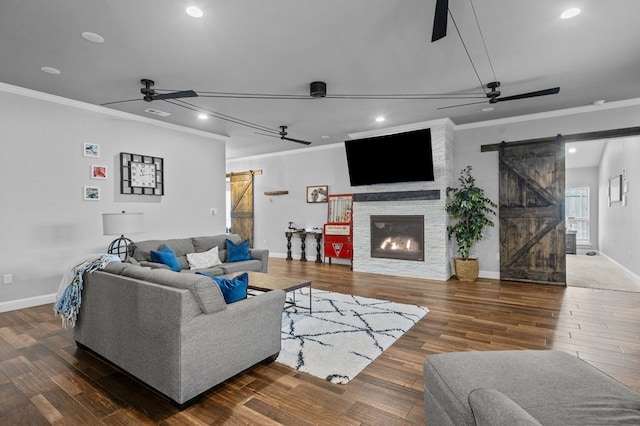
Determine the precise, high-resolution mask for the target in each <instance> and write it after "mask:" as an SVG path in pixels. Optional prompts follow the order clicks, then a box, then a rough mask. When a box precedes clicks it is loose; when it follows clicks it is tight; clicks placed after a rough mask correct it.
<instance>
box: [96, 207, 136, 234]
mask: <svg viewBox="0 0 640 426" xmlns="http://www.w3.org/2000/svg"><path fill="white" fill-rule="evenodd" d="M140 232H143V226H142V213H125V212H122V213H102V233H103V234H104V235H124V234H139V233H140Z"/></svg>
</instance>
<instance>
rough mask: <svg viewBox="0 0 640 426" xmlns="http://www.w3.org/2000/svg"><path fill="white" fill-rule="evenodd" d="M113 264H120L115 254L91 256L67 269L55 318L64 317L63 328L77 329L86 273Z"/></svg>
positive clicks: (60, 288) (58, 298)
mask: <svg viewBox="0 0 640 426" xmlns="http://www.w3.org/2000/svg"><path fill="white" fill-rule="evenodd" d="M111 262H120V258H119V257H118V256H116V255H115V254H91V255H89V256H87V257H85V258H83V259H81V260H79V261H78V262H77V263H76V264H74V265H73V266H71V267H70V268H68V269H67V271H66V272H65V274H64V276H63V277H62V281H60V285H59V286H58V292H57V293H56V304H55V305H54V306H53V313H54V314H55V316H61V317H62V326H63V327H64V328H68V327H69V325H70V326H71V327H75V325H76V321H77V319H78V313H79V312H80V305H81V304H82V276H83V274H84V273H85V272H93V271H95V270H96V269H104V267H105V266H107V265H108V264H109V263H111Z"/></svg>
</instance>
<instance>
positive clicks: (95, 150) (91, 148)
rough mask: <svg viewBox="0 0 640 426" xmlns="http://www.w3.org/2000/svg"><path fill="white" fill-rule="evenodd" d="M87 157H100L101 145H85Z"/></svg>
mask: <svg viewBox="0 0 640 426" xmlns="http://www.w3.org/2000/svg"><path fill="white" fill-rule="evenodd" d="M83 147H84V148H83V150H84V156H85V157H100V145H98V144H95V143H84V144H83Z"/></svg>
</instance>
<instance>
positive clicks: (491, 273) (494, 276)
mask: <svg viewBox="0 0 640 426" xmlns="http://www.w3.org/2000/svg"><path fill="white" fill-rule="evenodd" d="M478 277H479V278H489V279H494V280H499V279H500V272H495V271H479V272H478Z"/></svg>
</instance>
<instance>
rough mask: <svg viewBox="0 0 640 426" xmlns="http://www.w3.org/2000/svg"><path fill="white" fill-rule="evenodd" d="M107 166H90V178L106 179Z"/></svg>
mask: <svg viewBox="0 0 640 426" xmlns="http://www.w3.org/2000/svg"><path fill="white" fill-rule="evenodd" d="M106 178H107V166H96V165H92V166H91V179H106Z"/></svg>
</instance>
